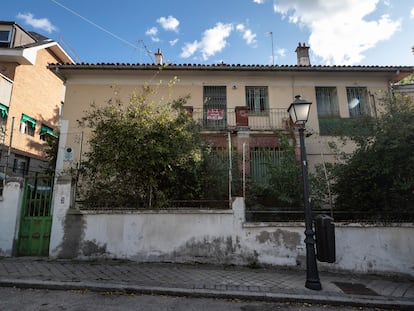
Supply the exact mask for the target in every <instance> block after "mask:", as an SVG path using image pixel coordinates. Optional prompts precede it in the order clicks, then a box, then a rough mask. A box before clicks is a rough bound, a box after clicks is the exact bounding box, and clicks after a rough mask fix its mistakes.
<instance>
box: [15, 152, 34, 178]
mask: <svg viewBox="0 0 414 311" xmlns="http://www.w3.org/2000/svg"><path fill="white" fill-rule="evenodd" d="M29 163H30V159H29V158H28V157H24V156H18V155H16V156H15V158H14V160H13V173H15V174H16V175H18V176H25V175H27V174H28V172H29Z"/></svg>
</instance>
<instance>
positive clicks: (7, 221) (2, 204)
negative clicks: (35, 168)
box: [0, 179, 23, 257]
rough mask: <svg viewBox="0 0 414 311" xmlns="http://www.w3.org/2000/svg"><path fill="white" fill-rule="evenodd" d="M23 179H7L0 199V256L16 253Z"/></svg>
mask: <svg viewBox="0 0 414 311" xmlns="http://www.w3.org/2000/svg"><path fill="white" fill-rule="evenodd" d="M22 184H23V180H17V179H16V181H14V180H13V181H9V182H7V183H6V185H5V187H4V189H3V196H2V200H1V201H0V256H6V257H10V256H13V255H16V247H17V241H18V238H19V229H20V210H21V205H22V197H23V189H22Z"/></svg>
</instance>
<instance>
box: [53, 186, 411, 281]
mask: <svg viewBox="0 0 414 311" xmlns="http://www.w3.org/2000/svg"><path fill="white" fill-rule="evenodd" d="M56 187H57V189H55V202H56V204H55V210H54V215H53V221H54V223H53V227H52V229H53V230H52V238H51V241H52V242H53V244H52V245H53V247H52V245H51V251H50V256H51V257H57V258H59V257H61V258H79V259H96V258H122V259H129V260H134V261H140V262H160V261H164V262H188V263H194V262H199V263H214V264H238V265H274V266H290V267H292V266H299V267H300V268H303V269H305V268H306V247H305V243H304V239H305V235H304V231H305V225H304V223H246V222H245V220H244V201H243V198H236V199H235V200H234V202H233V207H232V209H231V210H230V209H229V210H162V211H161V210H146V211H112V212H109V213H108V212H99V211H97V212H93V211H88V212H86V211H82V212H79V211H76V210H74V209H71V208H70V207H69V205H70V204H69V203H68V202H67V201H66V199H63V200H60V201H59V199H60V198H66V195H69V192H67V191H70V187H66V186H65V185H64V183H61V184H59V183H58V184H57V186H56ZM66 192H67V193H66ZM55 222H56V224H55ZM335 236H336V254H337V255H336V262H335V263H333V264H327V263H318V267H319V269H320V270H325V271H326V270H331V271H344V272H345V271H352V272H370V273H371V272H372V273H383V272H384V273H391V274H408V275H412V276H414V260H413V258H414V226H413V225H412V224H405V225H403V224H399V225H396V226H389V227H380V226H372V225H370V226H363V225H355V224H354V225H352V224H348V225H345V224H336V230H335Z"/></svg>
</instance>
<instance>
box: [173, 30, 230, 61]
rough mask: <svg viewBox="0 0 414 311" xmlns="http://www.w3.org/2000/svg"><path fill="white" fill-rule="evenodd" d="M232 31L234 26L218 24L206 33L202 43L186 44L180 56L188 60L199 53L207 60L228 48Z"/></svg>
mask: <svg viewBox="0 0 414 311" xmlns="http://www.w3.org/2000/svg"><path fill="white" fill-rule="evenodd" d="M232 30H233V25H232V24H223V23H217V24H216V25H215V26H214V27H213V28H210V29H207V30H206V31H204V33H203V37H202V39H201V41H197V40H195V41H193V42H190V43H185V45H184V47H183V48H182V51H181V55H180V56H181V57H183V58H188V57H191V56H192V55H194V54H195V53H196V52H198V51H199V52H200V53H201V56H202V58H203V60H207V59H208V58H209V57H210V56H213V55H215V54H216V53H218V52H220V51H221V50H223V49H224V48H225V47H226V46H227V41H226V39H227V38H228V37H229V36H230V34H231V32H232Z"/></svg>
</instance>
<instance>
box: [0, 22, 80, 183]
mask: <svg viewBox="0 0 414 311" xmlns="http://www.w3.org/2000/svg"><path fill="white" fill-rule="evenodd" d="M56 62H62V63H73V61H72V59H71V57H70V56H69V55H68V54H67V53H66V52H65V51H64V50H63V49H62V47H60V45H59V44H58V43H57V42H55V41H53V40H51V39H48V38H46V37H43V36H42V35H39V34H37V33H34V32H28V31H26V30H25V29H23V28H22V27H21V26H19V25H18V24H16V23H14V22H5V21H0V110H1V111H0V113H1V119H0V122H1V137H0V139H1V141H0V143H1V145H2V149H1V162H0V163H1V170H2V174H6V175H7V176H22V177H23V176H27V175H32V174H34V173H36V172H42V171H44V169H45V168H46V167H47V163H46V162H45V160H46V159H45V147H46V145H47V144H46V136H48V135H52V136H56V135H57V130H58V121H59V114H60V110H61V103H62V101H63V94H64V92H63V88H64V85H63V83H62V80H61V79H59V78H58V77H56V75H54V74H53V73H52V72H50V70H48V69H47V66H48V64H51V63H56ZM2 176H4V175H2Z"/></svg>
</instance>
